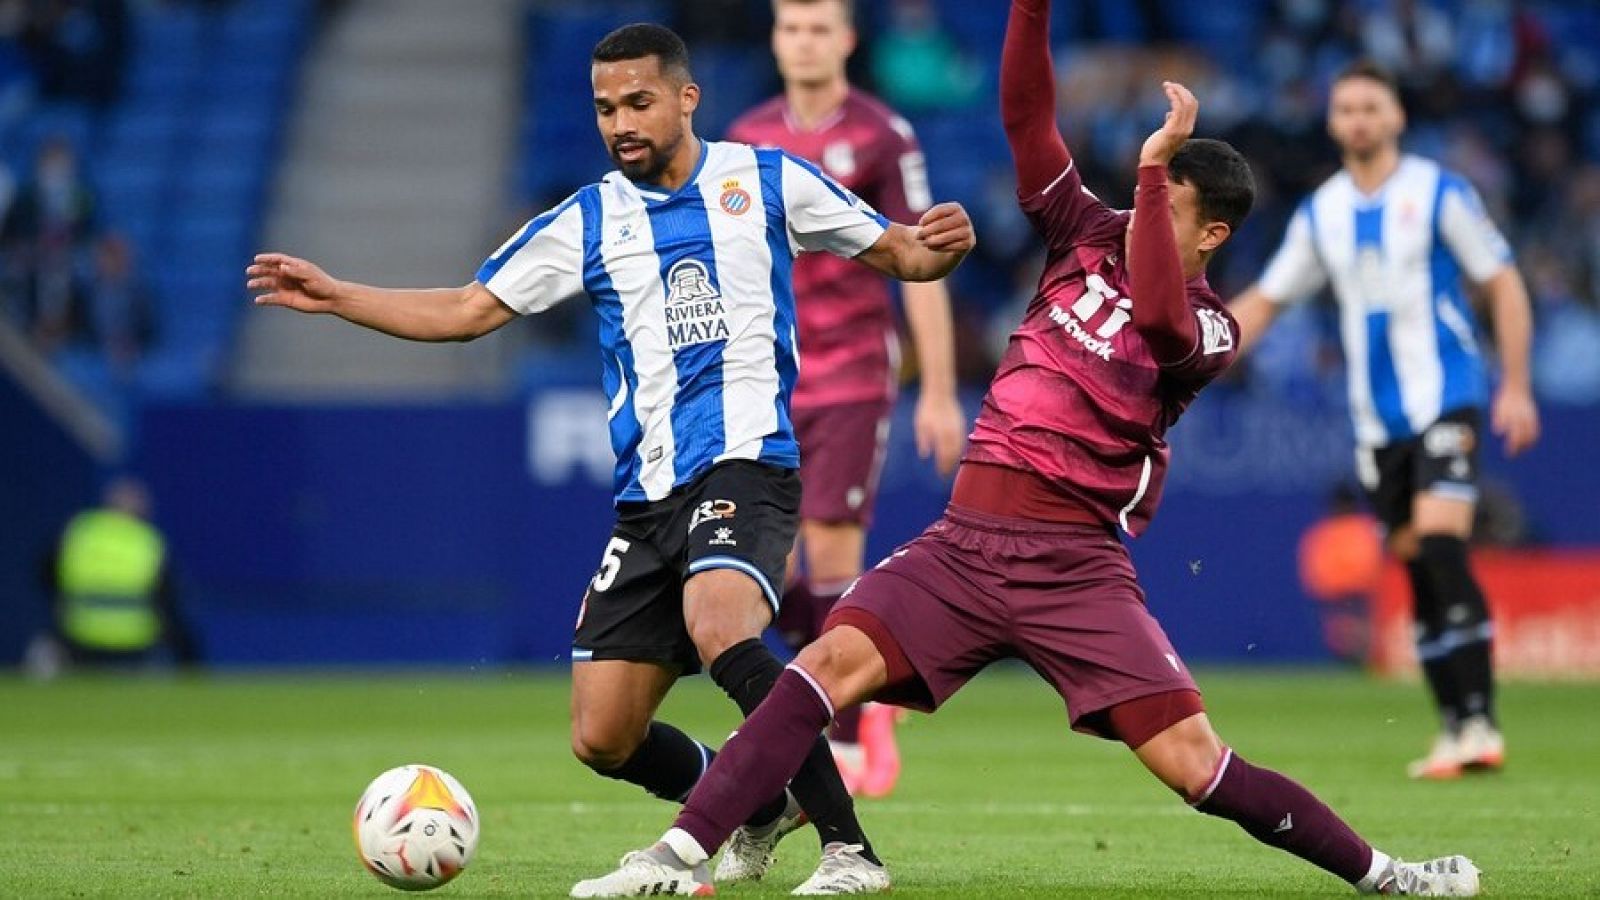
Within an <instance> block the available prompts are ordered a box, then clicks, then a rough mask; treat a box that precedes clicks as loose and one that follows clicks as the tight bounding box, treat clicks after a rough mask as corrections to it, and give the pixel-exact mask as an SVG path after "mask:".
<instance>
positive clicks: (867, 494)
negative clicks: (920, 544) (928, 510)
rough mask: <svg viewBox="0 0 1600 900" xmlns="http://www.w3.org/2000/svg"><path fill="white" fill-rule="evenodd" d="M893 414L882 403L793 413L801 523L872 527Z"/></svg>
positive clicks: (889, 405) (885, 400)
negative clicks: (798, 460) (798, 465)
mask: <svg viewBox="0 0 1600 900" xmlns="http://www.w3.org/2000/svg"><path fill="white" fill-rule="evenodd" d="M893 409H894V400H893V399H892V398H889V397H885V398H883V399H882V400H868V401H866V402H863V403H840V404H836V405H833V406H817V407H811V408H809V409H796V410H794V412H793V414H792V416H793V421H794V432H795V437H796V438H797V439H798V440H799V442H800V518H801V519H803V520H807V521H812V522H828V523H833V524H853V525H860V526H862V527H863V528H865V527H866V526H868V525H870V524H872V506H873V502H874V501H875V500H876V499H877V494H878V475H879V473H881V472H882V471H883V456H884V453H885V452H886V451H887V450H888V449H889V414H890V412H891V411H893Z"/></svg>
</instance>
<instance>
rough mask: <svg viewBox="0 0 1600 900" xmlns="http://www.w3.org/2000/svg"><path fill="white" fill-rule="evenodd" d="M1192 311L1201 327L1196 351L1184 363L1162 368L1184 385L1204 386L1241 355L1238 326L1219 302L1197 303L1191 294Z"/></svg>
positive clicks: (1231, 315)
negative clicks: (1188, 383) (1186, 383)
mask: <svg viewBox="0 0 1600 900" xmlns="http://www.w3.org/2000/svg"><path fill="white" fill-rule="evenodd" d="M1190 308H1191V311H1192V314H1193V315H1194V317H1195V318H1196V319H1197V320H1198V325H1199V340H1198V342H1197V343H1196V344H1195V348H1194V352H1193V353H1191V354H1189V356H1188V357H1187V358H1185V359H1184V360H1183V361H1182V362H1176V363H1173V364H1171V365H1166V366H1162V367H1161V371H1162V372H1164V373H1166V374H1167V375H1169V376H1171V377H1174V378H1177V379H1179V380H1182V381H1185V382H1191V383H1194V382H1198V383H1200V384H1204V383H1206V382H1208V381H1210V380H1211V379H1213V378H1216V377H1217V376H1218V375H1221V374H1222V372H1223V371H1224V370H1225V369H1227V368H1228V367H1229V366H1231V365H1233V358H1234V357H1235V356H1236V355H1238V347H1239V323H1238V322H1237V321H1235V320H1234V318H1233V314H1232V313H1230V312H1228V308H1227V307H1226V306H1223V305H1222V303H1221V302H1218V301H1197V300H1195V299H1193V297H1192V295H1191V300H1190Z"/></svg>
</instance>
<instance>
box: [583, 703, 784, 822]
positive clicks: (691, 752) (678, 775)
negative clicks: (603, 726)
mask: <svg viewBox="0 0 1600 900" xmlns="http://www.w3.org/2000/svg"><path fill="white" fill-rule="evenodd" d="M716 757H717V754H716V751H714V750H712V749H711V748H710V747H707V746H706V745H705V744H702V743H700V742H699V741H697V740H695V739H694V738H691V737H689V736H688V735H686V734H684V733H683V732H681V731H679V730H678V729H676V728H673V727H672V726H671V725H668V724H667V723H665V722H651V723H650V730H649V731H648V732H646V734H645V738H644V742H643V743H641V744H640V745H639V748H638V749H637V750H635V751H633V755H632V756H630V757H628V761H627V762H625V763H623V764H622V765H620V766H618V767H616V768H615V769H607V770H601V769H596V770H595V771H596V772H599V773H600V774H601V775H604V776H605V777H607V778H615V779H616V780H618V781H626V782H628V783H629V784H637V785H638V786H640V787H642V788H644V789H645V790H647V791H649V792H650V793H652V794H654V795H655V796H657V797H660V798H661V799H663V800H671V801H672V802H674V803H682V802H683V801H684V800H687V799H688V798H689V792H690V791H691V790H693V789H694V785H695V782H697V781H699V780H700V776H701V775H703V774H705V771H706V770H707V769H709V768H711V761H712V760H713V759H716ZM786 803H787V799H786V798H785V797H783V796H782V795H781V794H780V795H779V796H778V798H777V799H776V800H774V801H771V802H768V803H766V804H764V805H763V806H762V807H761V808H760V809H758V810H756V814H755V815H754V816H751V817H750V824H752V825H764V824H766V823H768V822H771V821H772V820H774V819H776V818H777V817H778V816H779V815H781V814H782V813H783V808H784V806H785V804H786Z"/></svg>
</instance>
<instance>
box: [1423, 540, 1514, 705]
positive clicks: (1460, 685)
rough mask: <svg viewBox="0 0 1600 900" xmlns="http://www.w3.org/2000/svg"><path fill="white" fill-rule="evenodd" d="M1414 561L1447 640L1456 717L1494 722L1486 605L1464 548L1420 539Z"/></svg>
mask: <svg viewBox="0 0 1600 900" xmlns="http://www.w3.org/2000/svg"><path fill="white" fill-rule="evenodd" d="M1420 546H1421V552H1420V553H1419V554H1418V556H1417V561H1418V562H1419V563H1421V564H1422V565H1424V566H1426V567H1427V569H1428V578H1429V580H1430V581H1431V582H1432V583H1433V590H1434V592H1435V598H1436V602H1437V603H1438V605H1439V607H1440V609H1441V627H1442V628H1443V629H1444V633H1445V634H1446V635H1448V639H1447V641H1446V643H1447V644H1448V646H1449V647H1450V662H1451V666H1452V668H1453V669H1454V671H1455V677H1456V690H1457V693H1458V696H1459V698H1460V700H1459V702H1460V705H1461V714H1462V716H1463V717H1465V716H1485V717H1487V718H1488V719H1489V721H1490V722H1491V723H1492V722H1493V721H1494V718H1495V715H1494V659H1493V654H1492V650H1493V643H1492V628H1493V626H1492V625H1491V623H1490V618H1489V604H1488V601H1487V600H1485V599H1484V596H1483V589H1482V588H1480V587H1479V586H1478V580H1477V579H1476V578H1475V577H1473V575H1472V567H1471V565H1470V564H1469V563H1468V562H1467V544H1466V542H1465V541H1463V540H1462V539H1460V538H1458V537H1453V536H1450V535H1443V534H1430V535H1425V536H1424V537H1423V538H1422V540H1421V542H1420Z"/></svg>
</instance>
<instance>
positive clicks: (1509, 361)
mask: <svg viewBox="0 0 1600 900" xmlns="http://www.w3.org/2000/svg"><path fill="white" fill-rule="evenodd" d="M1483 287H1484V290H1485V291H1487V292H1488V294H1489V309H1490V312H1491V314H1492V315H1493V316H1494V336H1495V345H1496V348H1497V349H1498V350H1499V354H1500V370H1501V376H1500V389H1499V390H1498V391H1497V392H1496V393H1495V397H1494V402H1493V403H1492V405H1491V406H1490V409H1489V420H1490V427H1491V428H1492V429H1493V430H1494V432H1495V434H1498V435H1500V436H1501V437H1503V438H1504V439H1505V447H1506V453H1507V454H1508V455H1510V456H1516V455H1517V454H1519V453H1521V452H1522V451H1524V450H1526V449H1528V448H1529V447H1532V446H1533V445H1534V444H1535V443H1537V442H1538V440H1539V408H1538V406H1537V405H1536V404H1535V403H1534V399H1533V378H1532V375H1531V374H1530V372H1529V359H1528V356H1529V352H1530V351H1529V346H1530V345H1531V344H1532V342H1533V313H1532V310H1531V309H1530V303H1529V302H1528V288H1527V285H1525V284H1524V283H1523V281H1522V275H1521V274H1520V273H1519V272H1517V269H1516V267H1515V266H1506V267H1505V268H1503V269H1501V270H1500V271H1499V273H1497V274H1496V275H1495V276H1494V277H1493V278H1490V279H1489V280H1488V281H1487V282H1485V283H1484V286H1483Z"/></svg>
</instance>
